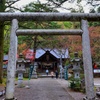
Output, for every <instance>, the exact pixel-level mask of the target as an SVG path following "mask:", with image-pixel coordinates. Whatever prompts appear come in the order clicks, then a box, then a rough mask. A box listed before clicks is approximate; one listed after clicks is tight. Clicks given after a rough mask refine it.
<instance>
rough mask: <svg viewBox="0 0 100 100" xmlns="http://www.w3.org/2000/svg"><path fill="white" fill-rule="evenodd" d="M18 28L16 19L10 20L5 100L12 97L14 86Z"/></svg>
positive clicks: (10, 99)
mask: <svg viewBox="0 0 100 100" xmlns="http://www.w3.org/2000/svg"><path fill="white" fill-rule="evenodd" d="M17 29H18V22H17V20H16V19H13V20H12V27H11V34H10V48H9V54H8V56H9V58H8V67H7V85H6V98H5V99H6V100H13V99H14V88H15V82H14V81H15V71H16V57H17V54H16V53H17V47H16V44H17V40H16V39H17V38H16V30H17Z"/></svg>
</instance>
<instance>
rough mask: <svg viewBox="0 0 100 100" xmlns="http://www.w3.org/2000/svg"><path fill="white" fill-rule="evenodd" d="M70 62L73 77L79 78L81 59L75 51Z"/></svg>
mask: <svg viewBox="0 0 100 100" xmlns="http://www.w3.org/2000/svg"><path fill="white" fill-rule="evenodd" d="M72 63H73V69H72V70H73V72H74V78H75V79H79V78H80V71H81V68H80V63H81V59H80V58H78V53H77V52H75V53H74V59H72Z"/></svg>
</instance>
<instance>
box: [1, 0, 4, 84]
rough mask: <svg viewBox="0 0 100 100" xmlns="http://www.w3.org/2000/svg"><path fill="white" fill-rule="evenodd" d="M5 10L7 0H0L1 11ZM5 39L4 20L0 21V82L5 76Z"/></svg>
mask: <svg viewBox="0 0 100 100" xmlns="http://www.w3.org/2000/svg"><path fill="white" fill-rule="evenodd" d="M4 10H5V0H0V12H4ZM3 40H4V22H3V21H0V83H2V78H3V69H2V66H3Z"/></svg>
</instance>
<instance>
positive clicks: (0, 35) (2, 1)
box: [0, 0, 19, 83]
mask: <svg viewBox="0 0 100 100" xmlns="http://www.w3.org/2000/svg"><path fill="white" fill-rule="evenodd" d="M17 1H19V0H16V1H15V0H14V1H8V0H0V12H5V11H7V7H11V6H12V5H13V4H14V3H15V2H17ZM6 4H9V5H8V6H6ZM4 27H5V22H3V21H0V83H2V77H3V75H2V74H3V69H2V66H3V47H4Z"/></svg>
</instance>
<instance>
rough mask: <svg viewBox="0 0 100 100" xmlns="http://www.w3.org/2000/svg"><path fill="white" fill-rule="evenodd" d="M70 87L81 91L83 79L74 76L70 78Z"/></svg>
mask: <svg viewBox="0 0 100 100" xmlns="http://www.w3.org/2000/svg"><path fill="white" fill-rule="evenodd" d="M70 88H71V89H72V90H74V91H80V90H81V80H80V79H74V78H72V79H71V80H70Z"/></svg>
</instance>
